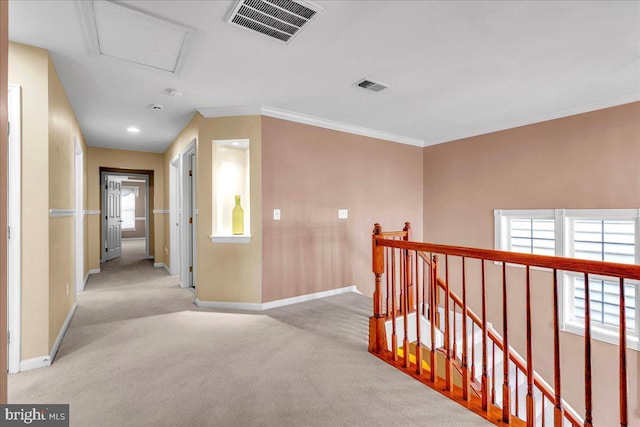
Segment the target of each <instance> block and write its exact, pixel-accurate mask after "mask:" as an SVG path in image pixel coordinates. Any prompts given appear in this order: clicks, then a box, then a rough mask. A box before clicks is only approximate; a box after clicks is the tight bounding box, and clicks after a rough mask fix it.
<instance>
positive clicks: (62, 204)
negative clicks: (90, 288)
mask: <svg viewBox="0 0 640 427" xmlns="http://www.w3.org/2000/svg"><path fill="white" fill-rule="evenodd" d="M75 139H77V140H78V141H79V143H80V144H81V146H82V149H83V152H84V151H85V147H84V138H83V136H82V133H81V132H80V127H79V125H78V121H77V120H76V117H75V114H74V113H73V110H72V109H71V104H70V103H69V100H68V99H67V95H66V93H65V91H64V88H63V87H62V83H61V82H60V79H59V78H58V74H57V72H56V69H55V67H54V65H53V62H51V59H50V58H49V180H48V181H49V208H50V209H75V172H74V171H75ZM75 268H76V266H75V217H74V216H67V217H62V218H50V219H49V316H50V321H49V348H51V347H52V346H53V343H54V342H55V340H56V338H57V337H58V333H59V332H60V329H61V328H62V326H63V324H64V321H65V319H66V318H67V316H68V315H69V311H70V310H71V308H72V306H73V304H74V302H75V290H76V275H75ZM83 269H84V266H83ZM83 277H84V275H83Z"/></svg>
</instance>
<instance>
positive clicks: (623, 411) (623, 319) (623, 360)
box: [619, 277, 629, 427]
mask: <svg viewBox="0 0 640 427" xmlns="http://www.w3.org/2000/svg"><path fill="white" fill-rule="evenodd" d="M619 347H620V348H619V350H620V427H627V424H628V422H629V420H628V416H629V415H628V410H627V315H626V307H625V300H624V278H622V277H621V278H620V343H619Z"/></svg>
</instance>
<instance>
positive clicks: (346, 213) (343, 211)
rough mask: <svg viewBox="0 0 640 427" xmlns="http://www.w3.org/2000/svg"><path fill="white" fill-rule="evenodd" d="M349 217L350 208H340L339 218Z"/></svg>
mask: <svg viewBox="0 0 640 427" xmlns="http://www.w3.org/2000/svg"><path fill="white" fill-rule="evenodd" d="M347 218H349V210H348V209H338V219H347Z"/></svg>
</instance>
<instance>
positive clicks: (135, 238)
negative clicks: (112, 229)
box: [122, 237, 146, 240]
mask: <svg viewBox="0 0 640 427" xmlns="http://www.w3.org/2000/svg"><path fill="white" fill-rule="evenodd" d="M145 239H146V237H123V238H122V240H145Z"/></svg>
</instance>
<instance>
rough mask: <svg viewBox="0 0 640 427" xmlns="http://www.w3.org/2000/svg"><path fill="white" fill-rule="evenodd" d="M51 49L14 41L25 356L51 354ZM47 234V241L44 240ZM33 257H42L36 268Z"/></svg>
mask: <svg viewBox="0 0 640 427" xmlns="http://www.w3.org/2000/svg"><path fill="white" fill-rule="evenodd" d="M48 68H49V58H48V54H47V51H46V50H44V49H38V48H35V47H31V46H25V45H22V44H17V43H10V44H9V83H13V84H17V85H20V87H21V94H22V126H21V135H22V141H21V142H22V207H21V209H22V224H23V225H25V224H28V227H25V226H23V227H22V236H21V239H22V269H21V270H22V316H21V317H22V320H21V322H22V324H21V326H22V358H23V359H29V358H33V357H37V356H42V355H44V354H48V353H49V348H48V347H47V346H48V342H49V321H48V317H49V288H48V283H49V245H48V242H46V240H48V236H49V185H48V181H49V117H48V116H49V104H48V100H47V94H48V86H49V78H48ZM43 239H44V240H45V242H43ZM30 260H38V263H37V264H36V265H37V268H34V266H33V264H32V263H31V262H30Z"/></svg>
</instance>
